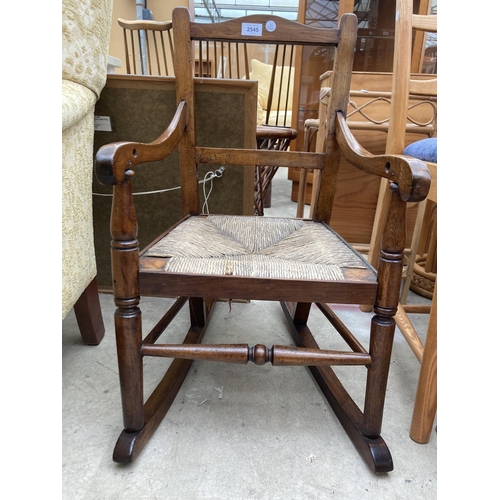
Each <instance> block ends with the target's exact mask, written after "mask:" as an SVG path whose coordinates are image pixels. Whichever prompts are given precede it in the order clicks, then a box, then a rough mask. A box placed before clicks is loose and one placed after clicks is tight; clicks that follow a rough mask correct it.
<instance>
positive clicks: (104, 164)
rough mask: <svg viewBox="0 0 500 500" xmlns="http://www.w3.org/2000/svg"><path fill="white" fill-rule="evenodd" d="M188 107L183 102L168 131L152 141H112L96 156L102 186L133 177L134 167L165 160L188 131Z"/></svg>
mask: <svg viewBox="0 0 500 500" xmlns="http://www.w3.org/2000/svg"><path fill="white" fill-rule="evenodd" d="M186 120H187V108H186V103H185V102H184V101H181V102H180V103H179V105H178V106H177V111H176V112H175V115H174V117H173V118H172V121H171V122H170V125H169V126H168V128H167V129H166V130H165V132H163V134H161V135H160V136H159V137H158V138H157V139H155V140H154V141H153V142H149V143H147V144H145V143H143V142H112V143H111V144H106V145H105V146H102V147H101V148H100V149H99V151H97V154H96V160H95V173H96V176H97V180H98V181H99V182H100V183H101V184H122V183H123V182H124V181H125V180H126V179H130V178H132V177H133V176H134V172H133V171H132V170H131V168H132V167H133V166H135V165H140V164H141V163H146V162H149V161H158V160H162V159H163V158H166V157H167V156H168V155H170V154H171V153H172V151H173V150H174V149H175V147H176V146H177V144H178V142H179V140H180V138H181V137H182V133H183V132H184V130H185V128H186Z"/></svg>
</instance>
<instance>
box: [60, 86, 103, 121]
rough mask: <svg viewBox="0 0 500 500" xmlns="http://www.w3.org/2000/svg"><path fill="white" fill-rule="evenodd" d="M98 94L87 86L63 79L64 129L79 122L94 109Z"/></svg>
mask: <svg viewBox="0 0 500 500" xmlns="http://www.w3.org/2000/svg"><path fill="white" fill-rule="evenodd" d="M96 101H97V96H96V95H95V94H94V92H92V91H91V90H89V89H88V88H87V87H84V86H83V85H80V84H78V83H74V82H70V81H68V80H63V81H62V129H63V130H66V129H68V128H70V127H72V126H73V125H75V124H76V123H78V122H79V121H80V120H81V119H82V118H83V117H84V116H85V115H86V114H88V113H90V112H91V111H92V112H93V111H94V105H95V103H96Z"/></svg>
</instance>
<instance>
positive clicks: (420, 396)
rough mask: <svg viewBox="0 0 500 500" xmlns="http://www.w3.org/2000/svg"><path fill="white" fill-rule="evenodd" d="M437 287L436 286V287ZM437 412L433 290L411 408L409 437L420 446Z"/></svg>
mask: <svg viewBox="0 0 500 500" xmlns="http://www.w3.org/2000/svg"><path fill="white" fill-rule="evenodd" d="M436 287H437V285H436ZM436 410H437V288H435V289H434V297H433V299H432V306H431V313H430V317H429V326H428V329H427V337H426V339H425V347H424V354H423V357H422V366H421V367H420V375H419V379H418V386H417V395H416V398H415V405H414V407H413V417H412V420H411V427H410V437H411V438H412V439H413V440H414V441H416V442H417V443H420V444H425V443H428V442H429V439H430V435H431V431H432V426H433V424H434V418H435V417H436Z"/></svg>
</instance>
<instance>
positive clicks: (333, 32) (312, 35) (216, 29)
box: [191, 14, 339, 45]
mask: <svg viewBox="0 0 500 500" xmlns="http://www.w3.org/2000/svg"><path fill="white" fill-rule="evenodd" d="M245 21H246V22H245V23H242V22H241V20H239V19H232V20H229V21H225V22H223V23H213V24H212V23H211V24H208V23H207V24H204V23H191V37H192V38H193V39H194V40H204V39H207V40H231V41H235V40H241V41H247V42H252V43H278V42H281V43H283V42H286V43H288V44H293V45H331V44H336V43H338V42H339V30H338V29H336V28H313V27H311V26H307V25H304V24H300V23H297V22H295V21H289V20H288V19H283V18H281V17H278V16H272V15H269V16H268V15H263V14H255V15H252V16H247V17H246V18H245Z"/></svg>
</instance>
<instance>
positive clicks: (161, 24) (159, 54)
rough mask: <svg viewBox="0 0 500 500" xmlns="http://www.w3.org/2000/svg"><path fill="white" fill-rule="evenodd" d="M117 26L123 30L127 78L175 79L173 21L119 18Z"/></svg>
mask: <svg viewBox="0 0 500 500" xmlns="http://www.w3.org/2000/svg"><path fill="white" fill-rule="evenodd" d="M118 24H119V25H120V26H121V27H122V28H123V41H124V44H125V63H126V66H125V67H126V70H127V74H128V75H164V76H173V66H172V62H171V61H172V57H173V54H174V50H173V42H172V33H171V30H172V22H171V21H148V20H136V21H129V20H126V19H118ZM143 46H144V47H145V49H146V53H143V50H142V47H143Z"/></svg>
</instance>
